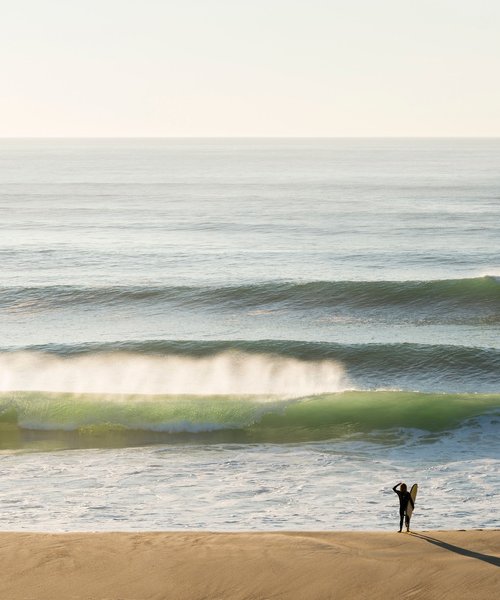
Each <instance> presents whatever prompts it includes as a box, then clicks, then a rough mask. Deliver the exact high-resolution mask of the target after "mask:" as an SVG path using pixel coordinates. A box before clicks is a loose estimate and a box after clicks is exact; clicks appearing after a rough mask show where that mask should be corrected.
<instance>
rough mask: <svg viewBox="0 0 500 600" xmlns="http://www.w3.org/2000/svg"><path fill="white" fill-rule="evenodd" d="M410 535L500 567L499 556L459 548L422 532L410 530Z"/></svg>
mask: <svg viewBox="0 0 500 600" xmlns="http://www.w3.org/2000/svg"><path fill="white" fill-rule="evenodd" d="M411 535H412V536H414V537H418V538H420V539H421V540H425V541H426V542H429V544H434V545H435V546H439V547H440V548H444V549H445V550H449V551H450V552H456V553H457V554H461V555H462V556H468V557H469V558H477V560H482V561H484V562H487V563H489V564H490V565H494V566H495V567H500V558H497V557H496V556H491V555H490V554H481V553H480V552H473V551H472V550H467V549H466V548H460V546H453V544H448V543H447V542H442V541H441V540H437V539H436V538H432V537H429V536H428V535H423V534H422V533H414V532H413V531H412V532H411Z"/></svg>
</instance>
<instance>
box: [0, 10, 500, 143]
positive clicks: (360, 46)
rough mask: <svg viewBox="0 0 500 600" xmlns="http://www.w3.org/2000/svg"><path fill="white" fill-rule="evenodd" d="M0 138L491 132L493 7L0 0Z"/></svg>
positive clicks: (498, 126)
mask: <svg viewBox="0 0 500 600" xmlns="http://www.w3.org/2000/svg"><path fill="white" fill-rule="evenodd" d="M0 15H1V17H0V75H1V86H0V137H81V136H83V137H127V136H131V137H149V136H154V137H184V136H188V137H202V136H220V137H232V136H237V137H239V136H256V137H261V136H269V137H274V136H276V137H295V136H298V137H316V136H321V137H345V136H356V137H359V136H361V137H365V136H492V137H494V136H500V1H499V0H300V1H299V0H15V1H12V0H8V1H7V0H0Z"/></svg>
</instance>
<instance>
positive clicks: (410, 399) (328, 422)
mask: <svg viewBox="0 0 500 600" xmlns="http://www.w3.org/2000/svg"><path fill="white" fill-rule="evenodd" d="M485 415H488V416H489V417H490V418H491V419H493V420H494V419H495V418H497V419H498V418H499V417H500V395H480V394H458V395H454V394H422V393H416V392H406V393H403V392H382V391H379V392H355V391H351V392H343V393H338V394H322V395H318V396H313V397H306V398H298V399H295V400H283V399H280V398H267V399H264V398H260V397H255V396H210V397H205V398H199V397H196V396H147V395H146V396H144V395H136V396H130V395H105V396H103V395H95V394H79V395H75V394H54V393H42V392H29V393H26V392H16V393H2V394H0V427H1V428H2V429H3V430H4V431H7V432H8V433H10V436H11V438H12V436H13V434H14V433H16V432H17V434H18V435H19V434H20V433H21V434H22V432H23V431H25V432H28V431H39V432H57V431H60V432H73V433H74V434H78V436H83V437H85V438H89V437H95V436H103V435H104V436H106V435H108V434H114V435H115V436H116V435H119V436H121V438H122V441H121V442H120V443H123V444H124V445H127V444H128V443H133V439H134V435H135V434H134V432H138V431H142V432H150V433H151V434H154V435H153V436H152V437H151V438H150V441H155V440H158V441H163V442H168V441H169V440H171V441H176V439H178V437H179V436H181V437H182V435H185V434H189V435H190V436H194V439H196V437H197V436H198V437H199V436H202V437H203V436H206V435H209V439H210V435H212V434H213V439H214V441H239V442H271V443H283V442H287V443H293V442H302V441H316V440H325V439H338V438H343V437H345V436H352V435H360V436H361V437H363V436H364V435H366V434H368V435H369V434H372V433H373V432H381V431H389V430H394V429H398V428H399V429H401V428H402V429H420V430H424V431H431V432H432V431H443V430H448V429H456V428H460V427H461V425H462V424H463V423H464V422H466V421H467V420H470V419H471V418H475V417H482V416H485ZM47 435H48V434H47ZM4 447H5V446H4Z"/></svg>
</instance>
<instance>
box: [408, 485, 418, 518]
mask: <svg viewBox="0 0 500 600" xmlns="http://www.w3.org/2000/svg"><path fill="white" fill-rule="evenodd" d="M417 492H418V485H417V484H416V483H414V484H413V485H412V486H411V490H410V496H411V499H412V500H413V504H415V499H416V498H417ZM412 513H413V508H412V506H411V504H410V502H408V506H407V507H406V514H407V515H408V517H411V515H412Z"/></svg>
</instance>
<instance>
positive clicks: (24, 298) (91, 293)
mask: <svg viewBox="0 0 500 600" xmlns="http://www.w3.org/2000/svg"><path fill="white" fill-rule="evenodd" d="M122 305H131V306H134V305H139V306H142V307H144V306H145V305H153V306H156V307H161V306H165V307H178V308H183V309H189V308H191V309H204V308H210V309H215V310H220V311H227V310H229V311H231V310H242V311H244V310H252V309H255V308H267V309H273V310H278V309H286V310H313V309H334V308H339V309H344V310H356V311H366V310H368V311H380V310H391V311H394V310H395V309H401V310H406V311H412V310H413V311H428V312H435V311H437V312H439V313H443V314H444V313H446V312H449V311H472V312H473V313H475V314H476V315H478V316H479V317H481V316H482V315H483V314H484V313H486V314H487V315H490V316H491V315H494V316H496V317H498V319H499V321H500V278H498V277H494V276H484V277H477V278H471V279H449V280H429V281H313V282H306V283H287V282H270V283H257V284H248V285H236V286H222V287H213V286H151V287H148V286H114V287H75V286H49V287H11V288H0V308H2V309H4V310H8V311H19V312H23V311H46V310H54V309H60V308H65V307H77V306H83V307H86V308H92V307H94V308H103V307H114V306H122Z"/></svg>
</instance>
